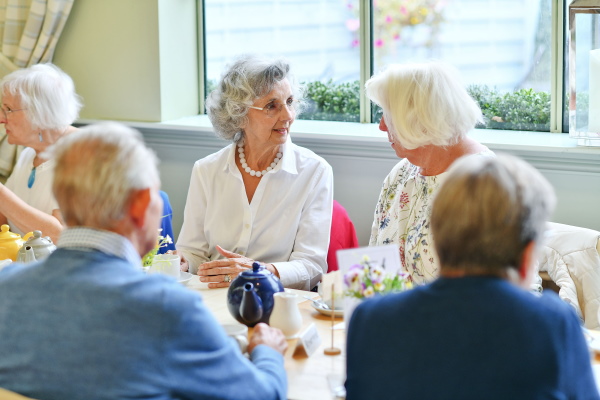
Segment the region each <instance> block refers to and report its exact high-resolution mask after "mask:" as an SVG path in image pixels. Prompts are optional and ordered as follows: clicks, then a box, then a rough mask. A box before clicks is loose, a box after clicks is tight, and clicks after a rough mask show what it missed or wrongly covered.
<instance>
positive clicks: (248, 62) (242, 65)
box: [206, 54, 303, 142]
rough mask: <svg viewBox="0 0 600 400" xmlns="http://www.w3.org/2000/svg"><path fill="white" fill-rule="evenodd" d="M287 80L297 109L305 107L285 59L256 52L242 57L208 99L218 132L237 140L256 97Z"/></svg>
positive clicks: (211, 115) (207, 103) (224, 74)
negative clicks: (268, 56) (263, 55)
mask: <svg viewBox="0 0 600 400" xmlns="http://www.w3.org/2000/svg"><path fill="white" fill-rule="evenodd" d="M284 79H287V80H288V82H289V84H290V87H291V88H292V93H293V95H294V108H295V109H296V113H297V114H299V113H300V112H301V111H302V110H301V109H302V105H303V102H302V100H303V99H302V97H303V93H302V87H301V86H300V85H299V84H298V83H297V82H296V80H295V79H294V77H293V75H292V74H291V72H290V64H289V63H288V62H287V60H285V59H284V58H276V59H268V58H263V57H260V56H258V55H254V54H244V55H241V56H239V57H238V58H237V59H236V60H235V61H234V62H233V64H232V65H230V66H229V67H228V68H227V70H226V71H225V72H224V73H223V76H222V77H221V80H220V81H219V84H218V85H217V88H216V89H214V90H213V91H212V92H210V94H209V95H208V97H207V98H206V113H207V114H208V118H209V119H210V122H211V123H212V125H213V127H214V128H215V132H216V133H217V135H218V136H219V137H221V138H223V139H225V140H231V141H234V142H237V141H238V140H240V139H241V136H242V132H241V127H242V126H244V125H246V123H247V120H248V109H249V106H251V105H252V103H253V102H254V100H256V99H257V98H259V97H262V96H264V95H266V94H268V93H269V92H270V91H271V90H273V87H274V86H275V84H276V83H278V82H281V81H283V80H284Z"/></svg>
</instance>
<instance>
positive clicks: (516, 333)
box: [346, 156, 599, 400]
mask: <svg viewBox="0 0 600 400" xmlns="http://www.w3.org/2000/svg"><path fill="white" fill-rule="evenodd" d="M554 203H555V197H554V193H553V190H552V188H551V186H550V184H549V183H548V181H547V180H546V179H545V178H544V177H543V176H542V175H541V174H540V173H539V172H538V171H536V170H535V169H534V168H533V167H531V166H530V165H529V164H527V163H525V162H524V161H521V160H519V159H517V158H515V157H511V156H499V157H498V158H491V157H490V158H486V157H468V158H464V159H461V160H459V161H457V162H456V164H455V165H453V166H452V167H451V169H450V172H449V176H448V178H447V180H446V181H445V182H444V183H443V184H442V186H441V188H440V190H439V192H438V194H437V196H436V198H435V200H434V203H433V210H432V217H431V230H432V232H433V236H434V237H435V248H436V250H437V255H438V257H439V259H440V263H441V274H440V277H439V278H438V279H437V280H435V281H433V282H432V283H430V284H428V285H425V286H422V287H417V288H415V289H412V290H408V291H405V292H403V293H399V294H394V295H388V296H381V297H379V298H376V299H372V300H366V301H364V302H363V303H362V304H361V305H359V306H358V307H357V308H356V309H355V311H354V313H353V314H352V319H351V321H350V324H349V330H348V340H347V380H346V390H347V399H348V400H356V399H461V400H468V399H488V400H489V399H502V400H505V399H598V398H599V395H598V390H597V388H596V385H595V382H594V377H593V373H592V369H591V363H590V353H589V351H588V348H587V345H586V342H585V339H584V336H583V334H582V330H581V327H580V324H579V320H578V319H577V317H576V316H575V313H574V312H573V310H572V309H571V308H570V306H569V305H567V304H566V303H564V302H562V301H561V300H560V299H559V298H558V296H556V295H555V293H543V294H542V295H541V296H539V295H535V294H533V293H531V292H529V291H528V290H527V289H528V286H529V282H530V280H531V276H532V275H533V274H532V271H533V265H534V262H535V258H536V251H537V246H538V245H539V243H540V242H541V240H542V238H543V234H544V229H545V223H546V220H547V218H548V217H549V215H550V213H551V211H552V209H553V207H554Z"/></svg>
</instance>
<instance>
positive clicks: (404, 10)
mask: <svg viewBox="0 0 600 400" xmlns="http://www.w3.org/2000/svg"><path fill="white" fill-rule="evenodd" d="M400 13H402V14H404V15H406V14H408V10H407V9H406V7H404V6H400Z"/></svg>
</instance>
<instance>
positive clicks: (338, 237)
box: [327, 200, 358, 272]
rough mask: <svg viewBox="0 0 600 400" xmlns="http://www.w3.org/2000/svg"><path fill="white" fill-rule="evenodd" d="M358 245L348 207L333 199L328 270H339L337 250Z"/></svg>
mask: <svg viewBox="0 0 600 400" xmlns="http://www.w3.org/2000/svg"><path fill="white" fill-rule="evenodd" d="M355 247H358V238H357V237H356V229H354V224H353V223H352V220H351V219H350V217H349V216H348V213H347V212H346V209H345V208H344V207H342V205H341V204H340V203H338V202H337V201H335V200H334V201H333V215H332V217H331V234H330V236H329V250H328V252H327V272H332V271H337V270H338V269H339V267H338V263H337V257H336V252H337V251H338V250H342V249H352V248H355Z"/></svg>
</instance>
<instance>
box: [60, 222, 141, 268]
mask: <svg viewBox="0 0 600 400" xmlns="http://www.w3.org/2000/svg"><path fill="white" fill-rule="evenodd" d="M57 247H59V248H78V249H82V250H97V251H101V252H102V253H105V254H108V255H112V256H115V257H119V258H122V259H124V260H127V261H128V262H129V263H130V264H132V265H134V266H138V265H141V264H142V259H141V258H140V255H139V254H138V252H137V251H136V250H135V248H134V247H133V244H131V242H130V241H129V239H127V238H126V237H124V236H121V235H119V234H117V233H114V232H110V231H105V230H101V229H93V228H87V227H74V228H67V229H65V230H64V231H63V232H62V233H61V234H60V238H59V239H58V244H57Z"/></svg>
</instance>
